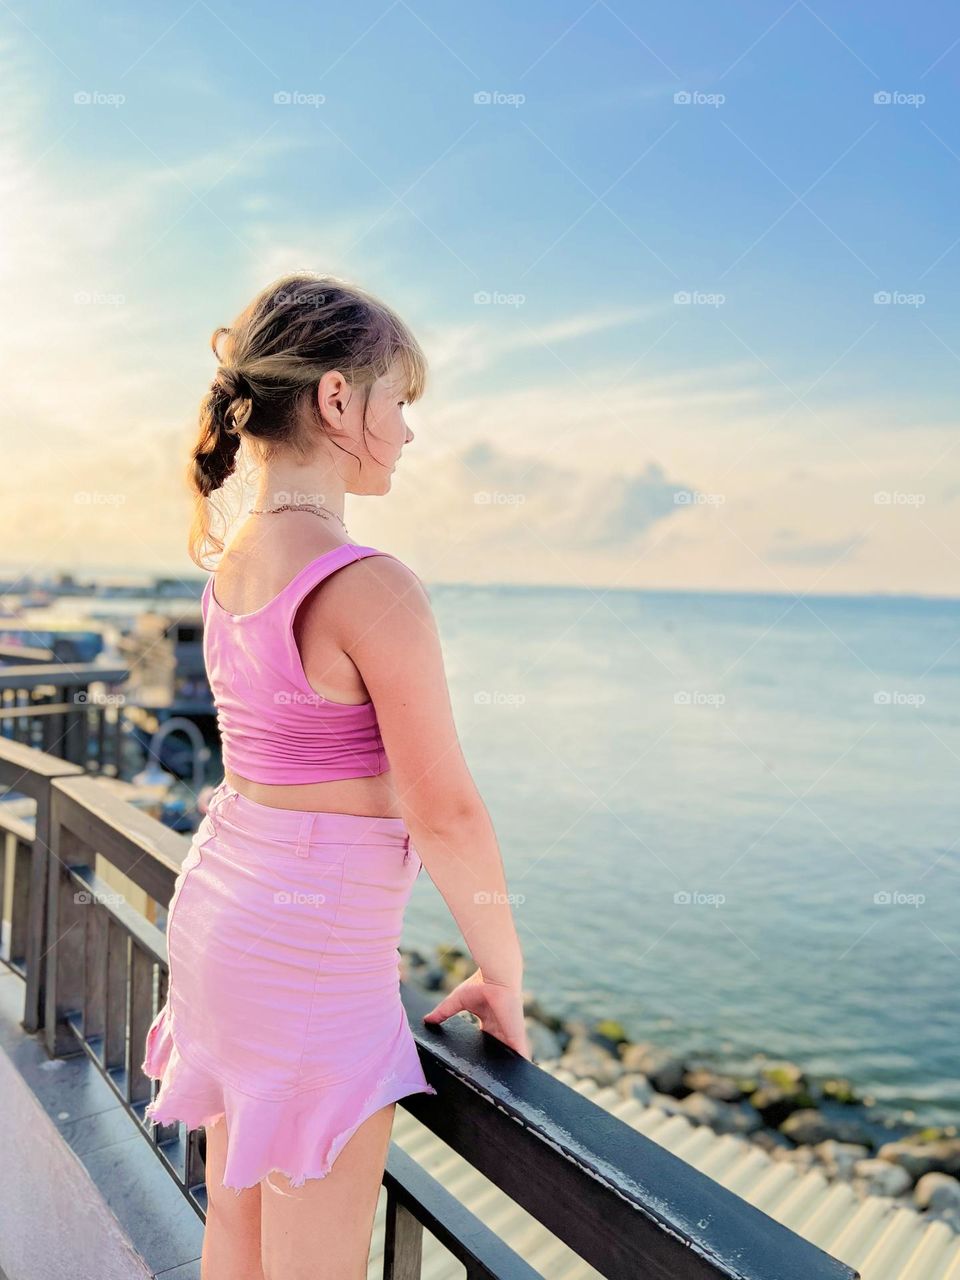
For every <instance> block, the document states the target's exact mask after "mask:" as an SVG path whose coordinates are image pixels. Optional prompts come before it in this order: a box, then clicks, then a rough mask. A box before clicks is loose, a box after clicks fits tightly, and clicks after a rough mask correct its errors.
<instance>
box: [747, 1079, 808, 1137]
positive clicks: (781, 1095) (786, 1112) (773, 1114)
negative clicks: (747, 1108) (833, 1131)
mask: <svg viewBox="0 0 960 1280" xmlns="http://www.w3.org/2000/svg"><path fill="white" fill-rule="evenodd" d="M749 1101H750V1105H751V1106H753V1107H755V1108H756V1109H757V1111H759V1113H760V1115H761V1117H762V1118H763V1122H764V1124H768V1125H770V1126H771V1127H772V1128H774V1129H777V1128H779V1127H780V1125H782V1124H783V1122H784V1120H786V1118H787V1117H788V1116H791V1115H793V1113H794V1111H799V1110H801V1109H802V1108H803V1107H804V1106H805V1105H807V1104H805V1103H804V1101H803V1099H801V1097H800V1095H799V1094H795V1093H788V1092H787V1091H786V1090H784V1089H781V1088H780V1087H779V1086H778V1085H773V1084H762V1085H761V1086H760V1088H759V1089H757V1091H756V1092H755V1093H752V1094H751V1095H750V1099H749Z"/></svg>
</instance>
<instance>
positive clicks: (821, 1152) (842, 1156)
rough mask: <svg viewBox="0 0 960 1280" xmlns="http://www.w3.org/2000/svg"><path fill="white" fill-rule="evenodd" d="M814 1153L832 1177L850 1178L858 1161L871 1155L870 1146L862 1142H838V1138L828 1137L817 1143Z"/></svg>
mask: <svg viewBox="0 0 960 1280" xmlns="http://www.w3.org/2000/svg"><path fill="white" fill-rule="evenodd" d="M814 1153H815V1155H816V1157H817V1159H818V1160H819V1161H820V1163H821V1164H822V1165H823V1167H824V1170H825V1172H826V1173H827V1174H829V1176H830V1177H835V1178H849V1177H850V1175H851V1174H852V1173H853V1166H854V1165H855V1164H856V1163H857V1161H858V1160H866V1159H867V1158H868V1157H869V1155H870V1148H869V1147H866V1146H864V1145H863V1144H862V1143H860V1142H838V1141H837V1139H836V1138H827V1139H826V1141H825V1142H818V1143H817V1145H816V1146H815V1147H814Z"/></svg>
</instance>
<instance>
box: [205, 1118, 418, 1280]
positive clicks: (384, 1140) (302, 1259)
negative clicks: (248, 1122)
mask: <svg viewBox="0 0 960 1280" xmlns="http://www.w3.org/2000/svg"><path fill="white" fill-rule="evenodd" d="M395 1109H396V1103H395V1102H391V1103H389V1104H388V1105H387V1106H385V1107H381V1108H380V1110H379V1111H375V1112H374V1113H373V1115H372V1116H369V1117H368V1118H367V1119H366V1120H364V1122H363V1124H361V1125H360V1127H359V1129H357V1131H356V1133H354V1134H353V1136H352V1137H351V1138H350V1140H349V1142H347V1144H346V1145H345V1146H344V1147H343V1149H342V1150H341V1152H340V1154H339V1155H338V1156H337V1159H336V1161H335V1162H334V1165H333V1168H332V1169H331V1170H330V1172H329V1173H328V1174H327V1175H326V1177H323V1178H308V1179H307V1180H306V1182H304V1183H303V1185H302V1186H299V1187H291V1186H290V1183H289V1180H288V1179H287V1178H285V1177H283V1176H281V1175H280V1174H277V1173H271V1174H270V1175H269V1176H268V1177H266V1178H264V1180H263V1182H262V1183H261V1184H260V1186H261V1202H260V1210H261V1257H262V1261H263V1275H264V1280H366V1275H367V1263H368V1260H369V1256H370V1241H371V1238H372V1236H373V1219H374V1216H375V1214H376V1211H377V1200H378V1198H379V1195H380V1186H381V1183H382V1182H383V1169H384V1165H385V1164H386V1162H387V1151H388V1150H389V1147H390V1132H391V1130H392V1128H393V1114H394V1111H395ZM204 1280H206V1277H204Z"/></svg>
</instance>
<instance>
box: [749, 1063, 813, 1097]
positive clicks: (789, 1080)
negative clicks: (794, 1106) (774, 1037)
mask: <svg viewBox="0 0 960 1280" xmlns="http://www.w3.org/2000/svg"><path fill="white" fill-rule="evenodd" d="M760 1074H761V1075H762V1076H763V1078H764V1080H767V1081H769V1083H770V1084H773V1085H776V1086H777V1088H778V1089H783V1090H785V1091H786V1092H788V1093H793V1092H800V1091H801V1090H804V1091H805V1090H806V1088H807V1078H806V1076H805V1075H804V1074H803V1072H802V1071H801V1070H800V1068H799V1067H798V1066H797V1064H796V1063H795V1062H785V1061H784V1062H768V1063H766V1064H765V1065H763V1066H761V1068H760Z"/></svg>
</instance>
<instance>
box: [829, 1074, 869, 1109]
mask: <svg viewBox="0 0 960 1280" xmlns="http://www.w3.org/2000/svg"><path fill="white" fill-rule="evenodd" d="M820 1092H821V1093H822V1094H823V1096H824V1097H825V1098H830V1099H831V1101H833V1102H842V1103H843V1104H844V1105H845V1106H849V1105H851V1104H853V1103H855V1102H859V1101H860V1099H859V1098H858V1097H857V1095H856V1093H855V1092H854V1088H853V1085H852V1084H851V1083H850V1081H849V1080H843V1079H839V1078H838V1079H836V1080H824V1082H823V1084H822V1085H821V1086H820Z"/></svg>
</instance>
